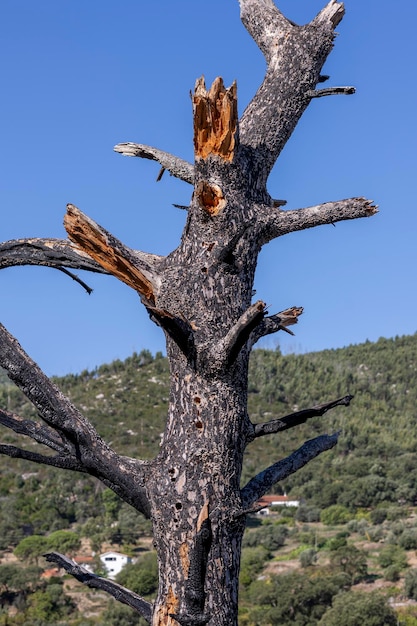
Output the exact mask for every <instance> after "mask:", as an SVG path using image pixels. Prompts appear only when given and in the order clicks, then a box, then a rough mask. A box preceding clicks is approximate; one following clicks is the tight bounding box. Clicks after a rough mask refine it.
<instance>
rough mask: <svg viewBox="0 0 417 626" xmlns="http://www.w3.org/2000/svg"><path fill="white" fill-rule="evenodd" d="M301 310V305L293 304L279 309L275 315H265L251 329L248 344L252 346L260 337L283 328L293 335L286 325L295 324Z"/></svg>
mask: <svg viewBox="0 0 417 626" xmlns="http://www.w3.org/2000/svg"><path fill="white" fill-rule="evenodd" d="M303 311H304V309H303V307H297V306H293V307H291V308H289V309H285V311H281V312H280V313H276V314H275V315H271V316H270V317H266V318H265V319H264V320H263V321H262V322H261V323H260V324H259V326H257V327H256V328H255V329H254V330H253V331H252V333H251V335H250V338H249V344H250V346H251V347H252V346H254V345H255V343H256V342H257V341H259V339H261V337H265V336H266V335H271V334H272V333H276V332H278V331H279V330H284V331H285V332H286V333H289V334H290V335H294V333H293V332H292V331H291V330H290V329H289V328H288V326H292V325H293V324H297V323H298V318H299V316H300V315H301V314H302V313H303Z"/></svg>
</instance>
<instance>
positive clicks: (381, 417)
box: [0, 334, 417, 535]
mask: <svg viewBox="0 0 417 626" xmlns="http://www.w3.org/2000/svg"><path fill="white" fill-rule="evenodd" d="M416 372H417V334H416V335H413V336H407V337H396V338H395V339H380V340H379V341H378V342H376V343H370V342H366V343H364V344H361V345H356V346H349V347H347V348H342V349H338V350H326V351H323V352H316V353H310V354H304V355H293V354H290V355H286V356H283V355H282V354H281V352H280V351H279V350H275V351H270V350H254V351H253V355H252V360H251V369H250V385H249V389H250V395H249V414H250V416H251V419H252V421H253V422H262V421H269V420H270V419H272V418H273V417H280V416H283V415H286V414H288V413H291V412H293V411H296V410H297V409H303V408H308V407H310V406H312V405H314V404H319V403H322V402H325V401H327V400H331V399H335V398H337V397H339V396H343V395H346V394H348V393H349V394H352V395H353V396H354V400H353V401H352V403H351V406H350V407H349V408H347V409H346V408H344V407H340V408H336V409H334V410H333V411H331V412H329V413H327V414H326V415H325V416H323V417H321V418H320V417H317V418H313V419H311V420H309V421H308V422H307V423H306V424H305V425H303V426H299V427H297V428H294V429H291V430H288V431H285V432H283V433H281V434H277V435H273V436H270V437H268V438H260V439H258V440H255V442H253V443H252V444H251V445H250V446H249V447H248V449H247V454H246V460H245V467H244V477H243V480H245V479H247V478H248V477H250V476H252V475H253V474H254V473H255V472H256V471H258V470H260V469H262V468H263V467H264V466H265V465H267V464H269V463H270V462H271V461H272V460H274V459H277V460H278V459H279V458H280V457H283V456H287V455H288V454H289V453H290V452H291V451H292V450H294V449H296V448H297V447H298V446H299V445H301V444H302V443H303V442H304V441H305V440H306V439H308V438H311V437H314V436H316V435H317V434H318V433H321V432H330V431H335V430H338V431H339V430H340V431H341V437H340V440H339V444H338V445H337V446H336V447H335V448H333V450H331V451H329V452H326V454H323V455H321V456H320V457H319V458H317V459H316V460H314V462H312V463H310V464H309V465H308V466H307V467H305V468H303V469H302V470H301V471H299V472H298V473H296V474H295V475H294V476H292V477H290V478H289V479H287V480H286V481H285V484H283V485H281V489H282V490H285V491H286V492H287V493H293V494H294V495H296V496H298V497H302V498H304V499H305V500H306V501H307V502H308V503H311V504H314V505H317V506H319V507H320V508H323V507H327V506H329V505H331V504H336V503H339V504H343V505H346V506H348V507H349V508H357V507H369V506H375V505H377V504H378V503H379V502H381V501H389V502H396V501H398V500H401V501H404V502H408V503H417V428H415V422H416V418H417V385H416ZM6 380H7V378H5V377H4V375H0V405H1V406H3V407H7V408H8V409H9V410H12V411H15V412H16V413H18V414H19V415H21V416H23V417H30V416H32V417H34V416H35V412H34V410H33V408H32V407H31V405H30V404H29V403H28V402H27V401H26V399H25V398H24V397H23V396H22V395H21V393H20V392H19V391H18V390H17V389H15V388H14V387H13V385H12V384H9V383H7V382H6ZM56 383H57V384H58V385H59V387H60V388H61V389H62V391H63V392H64V393H65V394H67V395H68V396H69V397H70V398H71V400H72V401H73V402H74V403H75V404H76V405H77V406H79V407H80V409H81V410H82V411H83V412H84V413H85V414H86V415H87V417H88V418H89V419H90V420H91V421H92V422H93V423H94V425H95V426H96V428H97V429H98V431H99V433H100V434H101V435H102V436H103V437H104V439H106V440H107V441H111V443H112V445H113V446H114V447H115V449H116V450H117V451H118V452H122V453H124V454H127V455H132V456H137V457H141V458H150V457H152V456H153V455H155V453H157V451H158V445H159V441H160V436H161V433H162V431H163V428H164V420H165V415H166V410H167V402H168V394H169V387H168V365H167V361H166V359H164V358H163V357H162V355H161V354H160V353H158V354H157V355H156V356H155V357H152V355H151V354H150V352H148V351H142V352H141V353H140V354H133V355H132V356H131V357H129V358H128V359H126V360H125V361H123V362H122V361H119V360H117V361H113V362H112V363H110V364H105V365H101V366H100V367H98V368H96V369H95V370H94V371H91V372H89V371H83V372H81V373H80V374H78V375H76V374H69V375H68V376H65V377H63V378H59V379H56ZM2 441H3V442H4V443H13V441H16V439H15V436H14V435H13V433H10V431H6V430H4V431H3V433H2ZM27 445H28V446H32V447H33V446H36V445H37V444H34V443H32V442H28V443H27ZM38 447H39V446H38ZM0 467H1V468H2V474H1V479H0V491H1V493H2V496H3V502H5V500H4V498H7V497H9V496H12V495H15V494H16V481H15V480H14V477H15V476H19V475H21V474H22V473H27V472H30V473H31V472H38V476H48V479H49V477H50V476H54V477H55V478H54V479H53V480H54V482H56V481H57V480H58V479H57V478H56V476H58V475H59V476H60V478H59V481H62V482H63V483H65V484H67V485H68V488H72V487H70V486H72V485H75V484H79V481H80V479H81V480H83V481H84V477H82V476H81V475H77V474H71V473H69V474H65V473H64V472H59V471H57V470H50V469H48V468H45V467H40V466H36V465H34V464H31V463H26V462H23V461H13V460H11V459H8V458H5V457H0ZM64 474H65V476H64ZM42 483H43V481H42ZM278 490H279V489H278ZM17 492H19V489H17ZM61 492H62V490H61ZM43 504H44V505H45V502H44V503H43ZM80 504H81V502H80ZM0 535H1V533H0Z"/></svg>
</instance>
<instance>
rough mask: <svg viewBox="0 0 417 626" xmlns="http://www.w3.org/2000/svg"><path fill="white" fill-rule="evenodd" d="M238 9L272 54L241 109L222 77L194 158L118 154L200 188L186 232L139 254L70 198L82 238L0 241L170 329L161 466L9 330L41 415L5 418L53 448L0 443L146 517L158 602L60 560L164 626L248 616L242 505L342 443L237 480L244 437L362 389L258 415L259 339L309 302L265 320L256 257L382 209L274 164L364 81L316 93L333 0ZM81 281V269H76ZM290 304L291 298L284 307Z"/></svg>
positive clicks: (260, 0)
mask: <svg viewBox="0 0 417 626" xmlns="http://www.w3.org/2000/svg"><path fill="white" fill-rule="evenodd" d="M240 8H241V17H242V21H243V23H244V25H245V26H246V28H247V29H248V31H249V33H250V34H251V35H252V37H253V38H254V39H255V41H256V43H257V44H258V45H259V47H260V48H261V50H262V52H263V53H264V55H265V59H266V62H267V71H266V75H265V78H264V81H263V83H262V85H261V86H260V88H259V90H258V92H257V94H256V95H255V96H254V98H253V100H252V102H251V103H250V104H249V106H248V107H247V109H246V111H245V112H244V114H243V116H242V118H241V119H240V120H239V119H238V115H237V88H236V85H235V84H233V85H232V86H231V87H230V88H225V86H224V85H223V81H222V79H221V78H217V79H216V80H215V81H214V83H213V85H212V86H211V87H210V88H209V89H206V86H205V83H204V80H203V79H202V78H200V79H199V80H198V81H197V83H196V87H195V91H194V94H193V97H192V101H193V111H194V149H195V162H194V165H191V164H190V163H188V162H186V161H184V160H182V159H180V158H178V157H175V156H173V155H170V154H168V153H166V152H163V151H162V150H158V149H157V148H151V147H149V146H144V145H142V144H133V143H125V144H119V145H118V146H116V148H115V150H116V151H117V152H120V153H122V154H125V155H130V156H138V157H142V158H146V159H151V160H155V161H157V162H158V163H159V164H160V165H161V167H162V169H161V171H160V174H159V175H158V180H160V178H161V177H162V174H163V172H164V171H165V170H168V171H169V172H170V173H171V174H172V175H174V176H176V177H178V178H180V179H181V180H183V181H185V182H187V183H189V184H191V185H193V195H192V199H191V202H190V205H189V207H186V208H187V220H186V225H185V228H184V232H183V235H182V238H181V242H180V244H179V246H178V248H177V249H175V250H174V251H173V252H171V254H169V255H168V256H167V257H164V258H163V257H158V256H156V255H152V254H147V253H144V252H140V251H135V250H131V249H130V248H128V247H127V246H125V245H124V244H123V243H122V242H120V241H119V240H118V239H116V238H115V237H114V236H113V235H111V234H110V233H109V232H107V231H106V230H105V229H104V228H103V227H101V226H99V225H98V224H96V223H95V222H94V221H93V220H92V219H91V218H89V217H87V216H86V215H84V214H83V213H82V212H81V211H80V210H79V209H77V208H76V207H74V206H73V205H68V212H67V215H66V218H65V226H66V229H67V232H68V235H69V238H70V241H66V242H62V241H57V240H48V239H45V240H19V241H16V242H7V243H6V244H2V245H1V246H0V268H2V267H9V266H12V265H22V264H31V265H46V266H50V267H54V268H56V269H59V270H63V271H65V272H69V270H68V268H71V269H73V268H79V269H84V270H90V271H95V272H103V273H110V274H112V275H113V276H115V277H116V278H118V279H119V280H122V281H123V282H124V283H125V284H127V285H128V286H130V287H131V288H132V289H134V290H135V291H137V292H138V293H139V295H140V297H141V301H142V303H143V304H144V306H145V307H146V309H147V311H148V312H149V315H150V317H151V319H152V320H153V321H154V322H155V323H157V324H158V325H159V326H160V327H161V328H162V330H163V331H164V333H165V335H166V342H167V356H168V359H169V363H170V380H171V382H170V398H169V409H168V416H167V422H166V427H165V432H164V436H163V441H162V444H161V449H160V452H159V454H158V456H157V457H156V458H155V459H153V460H152V461H149V462H142V461H139V460H136V459H128V458H125V457H121V456H120V455H117V454H116V453H115V452H114V451H113V450H112V449H111V448H110V447H109V446H108V445H107V444H106V443H105V442H104V441H102V439H101V438H100V437H99V435H98V434H97V433H96V431H95V429H94V428H93V426H92V425H91V424H90V423H89V422H88V420H87V419H86V418H85V417H84V416H83V415H82V414H81V413H80V412H79V411H78V409H76V407H74V406H73V405H72V404H71V403H70V401H69V400H68V399H67V398H65V397H64V396H63V395H62V394H61V392H60V391H59V390H58V389H57V388H56V387H55V386H54V385H53V384H52V383H51V382H50V381H48V379H47V378H46V377H45V375H44V374H43V373H42V372H41V371H40V370H39V368H38V367H37V366H36V364H34V363H33V361H31V360H30V358H29V357H28V356H27V355H26V354H25V353H24V352H23V350H22V348H21V347H20V346H19V344H18V343H17V341H16V340H15V339H13V338H12V337H11V336H10V335H9V333H8V332H7V331H6V329H4V328H3V327H1V328H0V366H2V367H4V368H5V369H6V370H7V371H8V373H9V376H10V378H11V379H12V380H13V381H14V382H15V383H16V384H17V385H18V386H19V387H20V388H21V389H22V391H23V392H24V393H25V394H26V395H27V397H28V398H29V400H30V401H31V402H33V404H34V405H35V406H36V408H37V409H38V412H39V415H40V418H41V419H42V422H32V421H30V420H24V419H22V418H20V417H19V416H17V415H14V414H11V413H8V412H6V411H0V423H1V424H2V425H3V426H5V427H7V428H11V429H12V430H14V431H15V432H17V433H20V434H23V435H26V436H29V437H31V438H32V439H34V440H35V441H37V442H38V443H41V444H43V445H46V446H47V447H48V448H49V449H50V450H52V451H53V454H50V453H49V454H46V455H44V454H40V453H36V454H34V453H31V452H28V451H27V450H24V449H20V448H17V447H13V446H7V445H2V446H0V453H2V454H7V455H9V456H18V457H20V458H29V459H30V460H32V461H34V462H38V463H46V464H50V465H55V466H57V467H66V468H68V469H72V470H75V471H81V472H86V473H89V474H91V475H93V476H95V477H96V478H98V479H99V480H101V481H102V482H103V483H105V484H106V485H108V486H109V487H110V488H112V489H113V490H114V491H115V492H116V493H117V494H118V495H120V497H122V498H124V500H126V501H127V502H129V503H130V504H131V505H132V506H134V507H135V508H136V509H137V510H138V511H141V512H142V513H143V514H144V515H146V516H148V517H150V518H151V519H152V523H153V531H154V541H155V546H156V550H157V553H158V559H159V590H158V595H157V598H156V599H155V602H154V604H152V605H151V604H149V603H147V602H145V601H143V600H142V599H141V598H140V597H139V596H137V595H136V594H133V593H131V592H129V591H128V590H126V589H123V588H119V587H118V586H117V585H114V584H112V583H111V584H108V585H106V583H103V582H102V580H101V579H99V577H94V576H91V575H87V574H86V573H85V572H84V571H82V570H81V569H80V568H77V566H75V564H73V563H72V562H70V561H69V560H68V559H65V557H62V556H61V555H49V558H50V559H51V560H54V561H55V562H57V563H60V564H61V565H62V566H63V567H64V568H65V569H66V570H67V571H70V572H71V573H72V574H73V575H74V576H76V577H77V578H78V579H79V580H81V581H82V582H84V583H85V584H87V585H90V586H96V587H98V588H101V589H106V590H108V591H109V593H111V594H112V595H114V596H115V597H117V598H118V599H120V600H121V601H122V602H125V603H126V604H129V605H130V606H132V607H133V608H135V610H137V611H138V612H139V613H141V614H142V615H143V616H144V617H145V618H146V619H147V621H149V622H150V623H152V625H153V626H167V625H171V626H174V625H175V624H181V625H183V626H199V625H202V624H209V626H236V624H237V606H238V573H239V563H240V551H241V541H242V536H243V531H244V527H245V516H246V514H247V513H248V512H249V511H251V510H253V508H254V507H256V501H257V500H258V499H259V498H260V497H261V496H262V495H263V494H264V493H265V492H266V491H267V490H268V489H269V488H271V487H272V486H273V485H274V484H275V483H276V482H277V481H279V480H282V479H283V478H285V477H287V476H288V475H289V474H291V473H292V472H295V471H297V470H298V469H299V468H301V467H302V466H303V465H305V464H306V463H308V462H309V461H310V460H312V459H313V458H314V457H315V456H317V455H318V454H320V453H322V452H324V451H325V450H328V449H329V448H331V447H333V446H334V445H335V444H336V443H337V437H338V434H337V433H336V434H332V435H322V436H320V437H317V438H316V439H313V440H311V441H308V442H306V443H305V444H304V445H303V446H301V448H299V450H297V451H295V452H293V453H292V454H290V455H289V456H288V457H287V458H285V459H281V460H277V461H276V462H274V463H272V465H271V466H270V467H268V468H266V469H265V470H264V471H263V472H261V473H259V474H258V475H257V476H255V477H254V478H253V479H252V480H251V481H249V482H248V484H247V485H246V486H245V487H243V488H241V485H240V478H241V470H242V463H243V456H244V452H245V448H246V446H247V445H249V444H250V442H251V441H252V440H253V439H254V438H256V437H260V436H264V435H268V434H270V433H273V432H279V431H281V430H285V429H287V428H292V427H295V426H297V425H298V424H301V423H304V422H305V421H306V420H307V419H310V418H312V417H314V416H322V415H324V414H325V413H326V411H328V410H329V409H332V408H335V407H337V406H340V405H342V406H347V405H349V403H350V400H351V396H345V397H344V398H340V399H338V400H335V401H332V402H327V403H326V404H322V405H318V406H315V407H313V408H312V409H307V410H305V411H300V412H297V413H295V414H292V415H289V416H285V417H283V418H280V419H276V420H273V421H271V422H269V423H268V424H257V425H254V424H252V423H251V421H250V419H249V416H248V414H247V374H248V363H249V355H250V351H251V348H252V346H253V345H254V344H255V343H256V341H258V340H259V339H260V338H261V337H263V336H265V335H267V334H269V333H274V332H277V331H279V330H284V331H287V332H291V331H290V330H289V329H288V326H291V325H292V324H295V323H296V322H297V320H298V317H299V316H300V314H301V313H302V308H301V307H295V306H294V307H291V308H287V309H285V310H283V311H282V312H280V313H276V314H272V315H271V316H268V313H267V310H266V305H265V303H264V302H263V301H258V302H254V303H253V302H252V291H253V283H254V276H255V269H256V264H257V258H258V254H259V252H260V250H261V247H262V246H263V245H264V244H266V243H267V242H268V241H270V240H271V239H273V238H275V237H279V236H281V235H284V234H287V233H290V232H294V231H297V230H302V229H306V228H311V227H314V226H319V225H322V224H333V223H335V222H337V221H341V220H347V219H354V218H359V217H369V216H371V215H373V214H375V213H376V207H375V206H374V205H373V204H372V202H371V201H369V200H366V199H364V198H361V197H357V198H352V199H349V200H342V201H339V202H328V203H324V204H322V205H319V206H314V207H309V208H304V209H299V210H282V207H283V206H284V205H285V201H284V200H274V199H272V198H271V197H270V196H269V194H268V191H267V188H266V183H267V179H268V175H269V173H270V171H271V169H272V167H273V166H274V164H275V162H276V160H277V158H278V156H279V154H280V152H281V150H282V148H283V147H284V145H285V143H286V141H287V140H288V138H289V137H290V135H291V133H292V131H293V130H294V128H295V126H296V124H297V122H298V120H299V118H300V117H301V115H302V113H303V112H304V110H305V109H306V107H307V106H308V104H309V102H310V101H311V100H312V99H313V98H319V97H321V96H325V95H333V94H337V93H345V94H350V93H353V91H354V90H353V88H351V87H346V88H344V87H343V88H339V87H336V88H332V87H330V88H328V89H320V90H316V86H317V84H319V83H321V82H323V80H326V79H327V78H328V77H325V76H323V75H322V74H321V70H322V66H323V64H324V62H325V60H326V58H327V56H328V54H329V53H330V51H331V49H332V46H333V40H334V37H335V33H334V29H335V27H336V25H337V24H338V23H339V22H340V20H341V19H342V17H343V13H344V7H343V4H342V3H340V2H337V1H335V0H331V1H330V2H329V3H328V5H327V6H326V7H325V8H324V9H323V10H322V11H321V12H320V13H319V14H318V15H317V17H316V18H315V19H314V20H312V22H310V23H309V24H307V25H305V26H302V27H299V26H297V25H295V24H293V23H292V22H290V21H289V20H287V19H286V18H285V17H284V16H283V15H282V14H281V12H280V11H279V10H278V9H277V8H276V7H275V5H274V3H273V2H272V0H240ZM70 275H71V276H72V277H74V276H73V275H72V274H70ZM286 304H288V303H286Z"/></svg>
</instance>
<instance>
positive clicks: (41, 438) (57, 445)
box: [0, 409, 64, 452]
mask: <svg viewBox="0 0 417 626" xmlns="http://www.w3.org/2000/svg"><path fill="white" fill-rule="evenodd" d="M0 424H1V425H2V426H6V428H10V429H11V430H14V432H15V433H18V434H19V435H26V436H27V437H30V438H31V439H33V440H34V441H37V442H38V443H42V444H43V445H45V446H48V447H49V448H51V449H52V450H55V451H56V452H63V450H64V445H63V441H62V438H61V437H60V436H59V435H58V434H57V433H56V432H55V431H54V430H53V429H52V428H49V427H48V426H45V425H44V424H39V423H37V422H33V421H32V420H28V419H24V418H22V417H19V416H18V415H16V414H15V413H10V412H9V411H3V410H2V409H0Z"/></svg>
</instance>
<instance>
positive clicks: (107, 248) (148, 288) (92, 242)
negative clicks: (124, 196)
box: [64, 204, 155, 303]
mask: <svg viewBox="0 0 417 626" xmlns="http://www.w3.org/2000/svg"><path fill="white" fill-rule="evenodd" d="M64 226H65V230H66V231H67V233H68V237H69V238H70V240H71V241H72V242H73V243H75V244H77V246H79V247H80V249H81V250H82V251H83V252H85V253H87V254H88V255H89V256H90V257H91V258H92V259H94V260H95V261H97V263H99V265H101V267H102V268H103V269H105V270H106V271H107V272H109V274H112V275H113V276H116V278H118V279H119V280H122V281H123V282H124V283H126V285H129V287H132V288H133V289H134V290H135V291H138V292H139V293H140V294H141V295H142V296H144V297H145V298H146V300H147V301H148V302H150V303H154V302H155V296H154V292H153V286H152V283H151V282H150V280H148V279H147V278H146V276H145V275H144V274H143V273H142V272H141V271H140V269H139V268H138V267H136V266H135V265H134V263H133V259H131V258H129V257H130V256H131V252H130V251H129V249H128V248H127V247H126V246H124V245H123V244H122V243H121V242H120V241H118V240H117V239H116V238H115V237H113V236H112V235H111V234H110V233H108V232H107V231H106V230H104V228H102V227H101V226H99V225H98V224H96V223H95V222H94V221H93V220H92V219H91V218H89V217H88V216H87V215H84V213H82V212H81V211H80V210H79V209H77V207H75V206H74V205H73V204H68V205H67V213H66V215H65V218H64Z"/></svg>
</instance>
